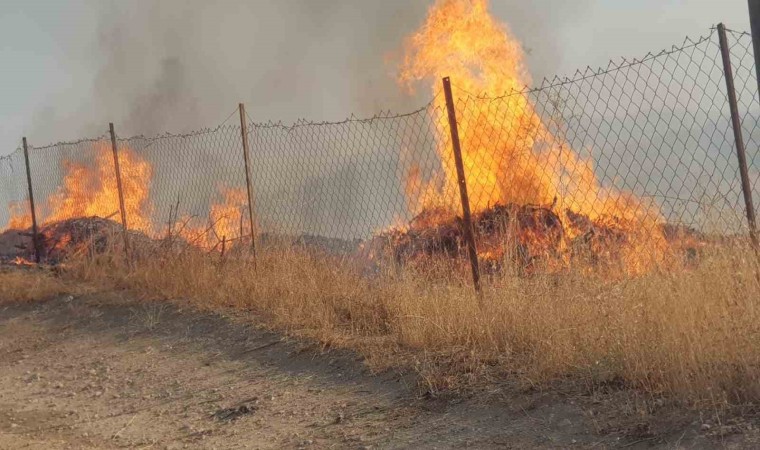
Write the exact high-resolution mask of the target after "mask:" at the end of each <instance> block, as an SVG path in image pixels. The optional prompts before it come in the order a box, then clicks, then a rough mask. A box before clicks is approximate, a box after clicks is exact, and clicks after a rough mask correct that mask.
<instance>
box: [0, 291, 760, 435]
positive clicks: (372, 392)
mask: <svg viewBox="0 0 760 450" xmlns="http://www.w3.org/2000/svg"><path fill="white" fill-rule="evenodd" d="M493 394H494V395H493V396H491V398H493V397H498V396H499V395H498V393H493ZM589 404H590V403H589ZM597 417H598V414H597ZM602 422H603V421H601V419H598V418H595V415H594V411H593V409H589V406H588V405H586V404H584V403H583V402H580V403H578V402H575V401H573V400H571V399H558V398H557V397H554V396H552V395H549V394H541V393H534V394H525V395H521V396H519V397H512V398H506V399H502V400H501V401H489V402H483V401H482V399H481V400H479V401H477V400H475V399H454V400H448V401H446V400H441V399H428V398H425V396H424V395H423V396H420V395H419V390H418V389H416V387H415V386H414V383H413V381H412V380H411V379H410V378H409V377H403V376H399V375H394V374H384V375H380V376H373V375H371V374H369V373H367V372H366V370H365V369H364V368H363V365H362V363H361V361H359V360H358V359H357V358H356V357H354V356H352V355H351V354H350V353H348V352H335V351H333V352H329V353H319V352H317V351H316V349H314V348H313V347H311V348H310V347H308V346H305V344H304V343H300V342H293V341H287V340H285V339H283V338H282V337H281V336H279V335H276V334H273V333H270V332H265V331H261V330H259V329H256V328H255V327H253V326H251V325H246V324H243V323H241V321H239V320H230V319H226V318H223V317H220V316H214V315H207V314H200V313H196V312H187V311H181V310H178V309H176V308H175V307H172V306H167V305H162V304H145V303H137V302H132V301H129V300H126V299H120V298H119V297H118V296H116V295H100V296H93V297H87V298H71V297H66V298H60V299H54V300H51V301H48V302H44V303H37V304H30V305H11V306H4V307H0V448H40V449H42V448H44V449H49V448H98V449H101V448H217V449H228V448H261V449H265V448H272V449H282V448H285V449H287V448H315V449H322V448H339V449H343V448H347V449H361V448H373V449H374V448H568V447H578V448H610V447H624V446H625V448H651V446H653V445H656V446H657V447H663V448H675V447H678V446H679V445H681V446H683V448H713V447H714V446H715V445H716V444H719V442H717V441H715V440H714V439H713V440H711V439H709V438H706V437H703V436H700V435H699V433H698V432H697V431H695V428H696V429H697V430H698V429H699V427H698V426H697V427H691V428H690V427H686V428H684V429H683V430H681V429H679V430H677V431H678V432H677V433H671V434H670V435H668V434H662V435H659V436H656V438H652V437H651V436H647V435H644V437H636V436H634V435H631V434H630V433H615V432H613V431H610V430H606V431H605V430H602V429H601V428H600V427H601V425H600V423H602ZM732 442H733V441H726V440H723V441H720V443H722V444H724V445H725V446H728V447H731V446H733V444H732ZM740 447H746V448H751V447H752V445H747V440H746V436H745V437H744V438H742V440H741V443H739V444H738V447H737V448H740Z"/></svg>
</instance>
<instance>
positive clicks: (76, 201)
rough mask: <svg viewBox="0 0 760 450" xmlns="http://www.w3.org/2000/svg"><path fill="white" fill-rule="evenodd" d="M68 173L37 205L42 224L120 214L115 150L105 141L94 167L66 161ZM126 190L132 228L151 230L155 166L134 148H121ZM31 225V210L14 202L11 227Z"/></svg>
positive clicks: (99, 147) (99, 149)
mask: <svg viewBox="0 0 760 450" xmlns="http://www.w3.org/2000/svg"><path fill="white" fill-rule="evenodd" d="M63 165H64V167H65V169H66V175H65V176H64V178H63V184H62V185H61V186H60V187H59V188H58V190H57V191H56V192H54V193H53V194H52V195H51V196H50V197H48V198H47V199H46V200H45V201H44V202H43V203H42V204H41V205H40V206H39V207H38V208H37V209H38V211H40V212H41V213H42V214H41V217H40V218H39V220H40V225H47V224H50V223H54V222H59V221H61V220H66V219H72V218H77V217H94V216H97V217H103V218H111V217H114V216H115V217H116V218H117V219H116V220H118V218H119V217H120V209H119V192H118V189H117V185H116V174H115V171H114V169H113V167H114V161H113V153H112V152H111V150H110V147H109V145H108V144H106V143H98V144H97V148H96V157H95V167H94V168H90V167H88V166H86V165H84V164H81V163H75V162H71V161H65V162H64V163H63ZM119 165H120V166H121V173H122V183H123V191H124V208H125V210H126V214H127V220H128V226H129V228H130V229H133V230H139V231H143V232H146V233H147V232H149V231H150V229H151V220H150V215H151V213H152V205H151V203H150V201H149V199H148V194H149V190H150V181H151V178H152V176H153V169H152V167H151V166H150V163H148V162H147V161H145V160H144V159H143V158H141V157H140V156H139V155H138V154H137V153H135V152H134V151H133V150H132V149H129V148H123V149H121V150H120V151H119ZM31 225H32V219H31V213H30V212H29V207H28V206H26V204H25V205H24V206H23V207H20V206H18V205H11V220H10V223H9V225H8V227H9V228H11V229H24V228H29V227H31Z"/></svg>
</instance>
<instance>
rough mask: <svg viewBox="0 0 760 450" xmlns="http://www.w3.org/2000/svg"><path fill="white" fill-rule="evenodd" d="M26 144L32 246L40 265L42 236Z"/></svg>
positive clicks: (25, 154)
mask: <svg viewBox="0 0 760 450" xmlns="http://www.w3.org/2000/svg"><path fill="white" fill-rule="evenodd" d="M22 141H23V143H24V162H25V163H26V186H27V188H28V189H29V210H30V211H31V212H32V245H34V262H36V263H37V264H39V263H40V259H41V256H42V255H40V253H42V252H41V249H40V236H39V233H38V231H37V211H35V209H34V192H33V191H32V170H31V168H30V167H29V148H28V147H27V145H26V137H24V138H23V139H22Z"/></svg>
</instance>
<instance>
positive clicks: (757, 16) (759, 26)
mask: <svg viewBox="0 0 760 450" xmlns="http://www.w3.org/2000/svg"><path fill="white" fill-rule="evenodd" d="M748 3H749V25H750V30H751V31H752V51H753V53H754V56H755V77H756V79H757V88H758V92H757V93H758V95H760V0H749V1H748Z"/></svg>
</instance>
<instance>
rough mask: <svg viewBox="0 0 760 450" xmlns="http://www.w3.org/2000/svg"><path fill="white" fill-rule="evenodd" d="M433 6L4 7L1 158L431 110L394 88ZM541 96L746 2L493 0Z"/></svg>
mask: <svg viewBox="0 0 760 450" xmlns="http://www.w3.org/2000/svg"><path fill="white" fill-rule="evenodd" d="M430 3H431V2H430V1H428V0H385V1H381V2H378V1H377V0H331V1H328V0H324V1H307V0H267V1H264V0H221V1H216V2H208V1H205V0H161V1H159V0H130V1H126V0H122V1H116V0H67V1H52V0H47V1H42V0H0V61H1V62H2V64H0V86H2V87H1V88H0V89H2V91H1V92H0V99H1V100H0V155H5V154H9V153H11V152H12V151H14V150H15V149H16V148H17V147H18V146H19V145H20V141H21V137H22V136H27V137H28V139H29V141H30V142H31V143H32V144H36V145H38V146H39V145H44V144H47V143H50V142H55V141H60V140H73V139H77V138H80V137H94V136H98V135H101V134H103V133H105V132H106V131H107V127H108V122H111V121H112V122H114V123H115V124H116V128H117V133H119V134H120V135H122V136H126V135H132V134H145V135H150V134H156V133H161V132H164V131H171V132H183V131H190V130H192V129H197V128H202V127H211V126H215V125H216V124H218V123H220V122H222V121H223V120H224V119H225V118H226V117H228V116H229V114H230V113H231V112H233V111H234V110H235V108H236V106H237V103H238V102H241V101H242V102H245V103H246V105H247V109H248V112H249V114H250V115H251V116H252V117H253V118H254V120H256V121H267V120H272V121H278V120H282V121H284V122H292V121H294V120H296V119H298V118H307V119H311V120H315V121H321V120H340V119H342V118H345V117H347V116H349V115H351V114H352V113H353V114H356V115H359V116H371V115H372V114H374V113H376V112H379V111H381V110H388V109H390V110H393V111H396V112H404V111H406V110H411V109H415V108H416V107H419V106H421V105H422V104H424V102H425V100H426V94H427V92H418V93H417V94H416V95H409V94H408V93H406V92H404V91H402V90H401V89H399V88H398V86H397V83H396V81H395V78H394V74H395V70H396V68H397V66H398V58H399V55H400V54H401V52H402V48H403V42H404V37H405V36H407V35H409V34H410V33H412V32H413V31H414V30H415V29H416V28H417V27H418V26H419V25H420V24H421V23H422V21H423V20H424V17H425V13H426V10H427V8H428V7H429V5H430ZM491 3H492V4H491V8H492V11H493V13H494V14H495V15H496V16H497V17H498V18H499V19H500V20H502V21H504V22H505V23H507V24H508V25H509V27H510V28H511V30H512V31H513V33H514V34H515V35H516V36H517V37H518V38H519V39H520V40H521V41H522V42H523V45H524V46H525V48H526V49H528V51H529V54H528V66H529V68H530V71H531V73H532V74H533V79H534V80H540V78H541V77H543V76H546V77H551V76H552V75H555V74H557V75H572V73H573V72H574V71H575V70H576V69H579V68H584V67H586V66H592V67H597V66H605V65H606V64H607V62H608V61H609V60H610V59H619V58H620V57H628V58H631V57H640V56H643V55H645V54H646V53H647V52H650V51H652V52H656V51H659V50H661V49H663V48H668V47H670V46H671V45H673V44H680V43H681V42H683V39H684V38H685V37H686V36H692V37H697V36H699V35H702V34H706V33H708V31H709V28H710V27H711V26H713V25H715V24H717V23H718V22H721V21H722V22H724V23H725V24H726V25H727V26H728V27H729V28H732V29H737V30H748V29H749V20H748V17H747V4H746V0H724V1H715V0H636V1H631V0H629V1H624V0H574V1H572V2H568V1H566V0H533V1H531V2H526V1H525V0H492V2H491Z"/></svg>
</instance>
